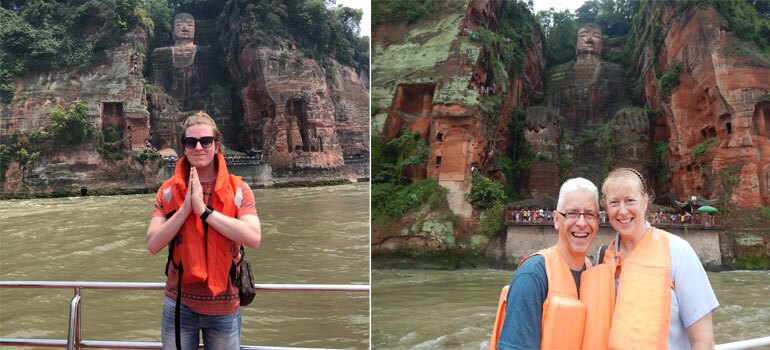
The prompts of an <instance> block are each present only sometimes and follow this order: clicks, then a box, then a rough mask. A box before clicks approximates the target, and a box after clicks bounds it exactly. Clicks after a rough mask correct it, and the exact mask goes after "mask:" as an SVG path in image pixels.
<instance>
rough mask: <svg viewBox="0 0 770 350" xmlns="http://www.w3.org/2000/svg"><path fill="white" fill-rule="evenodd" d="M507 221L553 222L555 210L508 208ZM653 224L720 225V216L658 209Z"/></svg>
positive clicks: (602, 215) (603, 217)
mask: <svg viewBox="0 0 770 350" xmlns="http://www.w3.org/2000/svg"><path fill="white" fill-rule="evenodd" d="M505 221H506V222H519V223H544V222H547V223H552V222H553V210H552V209H550V208H546V209H544V208H540V209H524V208H522V209H506V211H505ZM647 221H649V223H650V224H652V225H687V226H703V227H711V226H719V225H720V222H719V217H716V216H714V215H711V214H706V213H690V212H683V213H681V212H680V213H664V212H662V211H658V212H657V213H649V214H648V217H647ZM599 223H601V224H606V223H608V218H607V211H606V210H601V211H599Z"/></svg>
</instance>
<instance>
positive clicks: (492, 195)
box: [465, 173, 505, 209]
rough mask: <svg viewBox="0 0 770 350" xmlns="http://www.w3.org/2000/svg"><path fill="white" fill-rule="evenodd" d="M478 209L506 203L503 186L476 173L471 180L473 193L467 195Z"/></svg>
mask: <svg viewBox="0 0 770 350" xmlns="http://www.w3.org/2000/svg"><path fill="white" fill-rule="evenodd" d="M465 198H466V199H467V200H468V202H470V203H471V205H473V206H474V207H476V208H482V209H487V208H491V207H493V206H495V205H497V204H502V203H504V202H505V191H504V190H503V185H502V184H500V183H498V182H496V181H494V180H492V179H490V178H487V177H484V176H483V175H481V174H479V173H476V174H473V180H471V192H470V193H468V194H466V195H465Z"/></svg>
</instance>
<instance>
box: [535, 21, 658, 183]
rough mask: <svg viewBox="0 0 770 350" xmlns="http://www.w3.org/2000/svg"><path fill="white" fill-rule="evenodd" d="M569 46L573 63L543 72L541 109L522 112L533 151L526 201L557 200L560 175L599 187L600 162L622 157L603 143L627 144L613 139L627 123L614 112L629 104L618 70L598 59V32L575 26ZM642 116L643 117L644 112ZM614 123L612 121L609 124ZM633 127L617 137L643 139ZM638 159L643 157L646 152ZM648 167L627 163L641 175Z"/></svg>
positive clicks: (638, 146) (642, 145)
mask: <svg viewBox="0 0 770 350" xmlns="http://www.w3.org/2000/svg"><path fill="white" fill-rule="evenodd" d="M575 47H576V53H577V55H576V57H577V59H576V61H575V62H568V63H564V64H561V65H558V66H556V67H554V68H553V69H552V70H551V72H550V74H549V81H548V86H550V88H549V90H550V91H551V94H550V95H549V96H546V101H547V108H546V107H531V108H530V109H529V110H527V117H526V122H525V123H526V125H527V130H526V134H525V136H526V138H527V141H529V142H530V144H531V145H532V147H533V148H534V149H535V150H536V151H537V152H539V156H538V158H537V159H536V160H534V161H533V164H532V167H531V168H530V171H529V172H528V173H527V174H526V179H527V185H526V188H527V190H526V195H529V196H532V197H538V196H547V197H551V198H557V197H558V194H559V186H560V184H561V182H562V180H563V179H562V177H564V176H566V177H575V176H580V177H584V178H587V179H589V180H591V181H593V182H594V183H600V182H601V180H602V172H603V171H604V168H605V166H604V164H605V163H607V162H609V161H610V160H612V159H623V158H619V156H621V157H622V155H621V154H618V153H619V152H618V146H619V145H615V144H614V143H613V144H612V146H611V147H606V145H607V144H608V143H610V142H613V141H618V142H622V143H624V144H625V143H628V142H629V141H628V140H629V139H628V138H620V137H618V136H619V135H620V133H618V131H620V130H619V128H625V122H626V119H627V118H625V117H624V116H625V115H626V112H619V110H620V108H621V107H622V106H624V105H628V104H629V103H630V101H629V98H628V96H627V94H626V85H625V81H624V76H623V69H622V68H621V67H620V66H619V65H617V64H615V63H610V62H605V61H602V60H601V52H602V33H601V30H600V29H599V28H598V27H596V26H592V25H588V26H584V27H582V28H580V29H579V30H578V32H577V35H576V44H575ZM616 113H620V115H621V117H618V116H616ZM634 115H636V114H634ZM642 116H644V117H645V118H646V116H645V114H644V113H642ZM613 118H614V119H613ZM614 120H617V122H616V123H614V124H610V121H614ZM618 123H621V124H622V125H621V124H618ZM637 129H639V128H625V129H623V131H624V132H623V135H627V136H629V137H630V139H633V140H637V141H640V139H639V138H641V141H647V138H646V137H644V136H643V135H644V133H645V132H646V131H647V128H645V129H644V130H638V131H637ZM629 133H630V135H629ZM611 135H615V138H614V139H613V138H612V137H611ZM623 147H624V148H625V149H628V148H629V147H630V148H632V149H637V150H640V149H643V148H645V147H648V144H647V143H639V142H633V143H632V144H631V145H628V144H626V145H625V146H623ZM612 150H615V151H614V152H613V151H612ZM620 153H625V152H620ZM644 155H646V156H649V152H644ZM649 164H650V162H649V161H648V160H646V159H645V161H644V163H642V164H639V163H632V165H633V167H634V168H637V169H638V170H640V171H641V172H642V173H643V174H645V175H646V176H647V175H648V174H649Z"/></svg>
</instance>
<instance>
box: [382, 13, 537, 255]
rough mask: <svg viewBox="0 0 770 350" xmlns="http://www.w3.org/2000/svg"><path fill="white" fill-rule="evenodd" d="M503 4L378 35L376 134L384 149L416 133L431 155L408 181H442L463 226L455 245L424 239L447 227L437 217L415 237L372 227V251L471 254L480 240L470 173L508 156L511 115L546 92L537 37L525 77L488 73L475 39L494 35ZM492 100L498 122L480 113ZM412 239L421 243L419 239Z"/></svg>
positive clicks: (453, 239)
mask: <svg viewBox="0 0 770 350" xmlns="http://www.w3.org/2000/svg"><path fill="white" fill-rule="evenodd" d="M502 4H503V3H502V2H498V1H471V2H470V3H468V2H464V1H448V2H446V3H443V5H441V6H443V7H442V9H441V11H442V13H445V16H444V17H442V18H440V19H436V20H425V21H424V22H423V23H421V24H419V25H412V26H407V27H403V26H389V25H384V26H381V27H378V28H375V32H374V34H373V42H372V46H373V56H372V104H373V111H374V114H375V115H374V116H373V118H374V126H373V130H372V135H374V136H373V137H381V139H382V140H383V141H385V142H387V141H389V140H392V139H394V138H396V137H398V136H400V135H401V132H402V130H404V129H405V130H409V131H413V132H417V133H419V135H420V136H421V137H422V138H423V139H424V140H425V141H426V142H427V143H428V145H429V149H430V153H429V155H428V159H427V162H426V164H424V166H422V167H417V168H415V169H411V170H410V171H409V175H408V176H410V177H411V178H413V179H424V178H429V179H434V180H436V181H438V183H439V184H440V185H441V186H442V187H443V188H445V189H446V190H447V201H448V204H449V209H451V211H452V212H453V213H454V214H455V215H457V216H458V217H459V218H460V222H459V225H458V224H457V223H455V224H453V225H452V227H453V232H452V235H451V237H450V238H451V240H446V239H444V238H438V236H441V237H443V233H442V234H441V235H438V236H437V235H435V234H429V235H428V236H425V235H426V232H433V231H435V230H434V228H436V227H441V228H443V227H445V224H449V223H448V222H433V220H434V219H435V218H430V220H431V225H428V226H430V227H427V226H426V227H421V228H417V229H414V230H411V231H410V234H403V232H401V233H398V232H390V231H389V230H387V229H385V230H381V229H380V228H378V227H376V225H375V227H373V234H372V237H373V239H372V242H373V244H372V249H373V252H392V251H394V250H399V249H402V248H403V249H405V250H410V249H413V248H415V247H417V246H424V247H428V248H426V249H427V250H441V249H449V248H452V249H454V248H456V247H469V246H470V244H469V243H467V242H466V241H468V242H470V241H471V240H473V241H474V242H477V241H479V238H480V237H476V238H475V240H474V238H473V237H471V235H473V233H474V229H473V227H475V226H474V225H470V224H471V223H475V219H473V214H474V212H473V208H472V207H471V206H470V204H469V203H468V202H467V200H466V199H465V194H466V193H468V192H469V190H470V182H471V179H472V176H473V172H475V171H481V170H483V169H485V168H487V167H488V166H489V165H490V164H492V163H493V160H494V157H495V150H496V149H498V150H501V149H506V143H507V142H508V141H507V140H506V138H505V137H504V135H507V132H508V131H507V130H508V129H507V125H508V120H509V118H510V113H509V111H510V110H511V109H513V108H522V109H524V108H526V107H527V106H529V104H530V101H532V99H533V98H535V96H541V97H542V94H543V86H544V84H543V79H542V77H543V67H545V63H544V60H543V47H542V44H541V43H542V39H541V38H540V37H539V34H537V33H535V32H533V33H532V34H531V35H532V37H533V42H534V43H535V45H534V46H533V47H532V48H531V49H527V51H526V52H525V56H526V57H527V60H526V64H525V69H524V73H523V74H516V75H514V76H511V77H509V78H510V79H509V81H497V82H495V81H493V79H492V77H491V74H489V73H488V72H487V62H486V60H485V58H484V57H485V55H484V54H483V52H482V48H481V44H480V42H478V41H477V40H476V39H475V36H474V35H475V34H474V33H475V32H476V31H478V30H479V28H480V27H485V28H488V29H490V30H492V31H496V30H497V28H498V25H499V24H498V17H499V15H500V10H501V6H502ZM481 86H483V87H484V88H485V91H484V92H482V90H481V89H480V88H479V87H481ZM491 86H495V87H496V94H495V95H494V96H493V95H491V94H489V93H487V92H486V88H487V87H491ZM502 91H506V93H505V94H503V93H502ZM501 96H504V98H503V97H501ZM490 98H494V99H497V98H499V101H500V106H501V107H500V110H501V112H500V114H499V115H497V116H495V118H494V119H495V120H494V121H493V122H490V121H489V118H488V117H487V116H486V115H485V113H484V112H483V111H482V110H481V107H480V104H481V103H482V102H483V101H484V100H485V99H490ZM380 123H381V124H380ZM498 152H499V151H498ZM423 219H425V220H426V222H427V221H428V220H429V219H428V218H423ZM424 226H425V225H424ZM466 228H467V229H466ZM442 232H443V231H442ZM412 233H414V234H415V235H417V236H420V237H422V238H419V239H417V238H415V237H414V236H412ZM423 236H425V237H423ZM474 237H475V236H474ZM424 240H427V241H428V242H424ZM446 242H451V244H448V243H446ZM454 242H457V244H456V245H455V243H454ZM466 243H467V244H466Z"/></svg>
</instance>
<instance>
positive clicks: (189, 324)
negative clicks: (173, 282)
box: [161, 297, 241, 350]
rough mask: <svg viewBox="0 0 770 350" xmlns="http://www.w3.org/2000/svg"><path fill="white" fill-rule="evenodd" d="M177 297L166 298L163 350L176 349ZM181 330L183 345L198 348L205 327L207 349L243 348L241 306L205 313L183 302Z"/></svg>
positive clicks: (180, 313)
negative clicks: (230, 310) (221, 312)
mask: <svg viewBox="0 0 770 350" xmlns="http://www.w3.org/2000/svg"><path fill="white" fill-rule="evenodd" d="M175 307H176V301H175V300H174V299H171V298H169V297H165V299H164V300H163V320H162V322H161V323H162V325H163V326H162V330H161V341H162V342H163V350H176V334H175V333H174V308H175ZM179 320H180V326H179V334H180V338H182V349H183V350H190V349H197V348H198V342H199V339H200V338H199V335H200V333H201V331H203V346H204V349H206V350H209V349H211V350H219V349H223V350H238V349H240V348H241V310H240V309H238V311H236V312H233V313H232V314H229V315H225V316H209V315H201V314H198V313H195V312H194V311H192V310H190V309H189V308H187V307H186V306H184V305H182V306H181V309H180V311H179Z"/></svg>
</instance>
